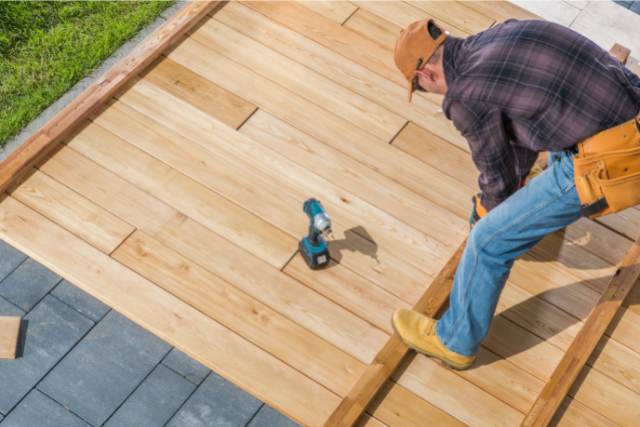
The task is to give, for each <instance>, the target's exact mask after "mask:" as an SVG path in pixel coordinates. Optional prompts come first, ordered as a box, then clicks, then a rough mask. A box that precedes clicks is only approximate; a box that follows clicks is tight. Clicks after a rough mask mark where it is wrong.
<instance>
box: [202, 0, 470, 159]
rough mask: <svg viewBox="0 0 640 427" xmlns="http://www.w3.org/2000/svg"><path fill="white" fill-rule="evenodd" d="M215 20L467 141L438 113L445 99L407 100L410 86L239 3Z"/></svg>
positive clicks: (464, 143)
mask: <svg viewBox="0 0 640 427" xmlns="http://www.w3.org/2000/svg"><path fill="white" fill-rule="evenodd" d="M214 19H216V20H219V21H220V22H223V23H224V24H225V25H227V26H230V27H232V28H234V29H235V30H237V31H239V32H241V33H243V34H245V35H247V36H249V37H251V38H253V39H254V40H257V41H259V42H260V43H262V44H264V45H266V46H269V47H271V48H272V49H274V50H276V51H278V52H280V53H282V54H284V55H286V56H287V57H289V58H291V59H293V60H295V61H297V62H299V63H301V64H303V65H305V66H306V67H308V68H312V69H314V70H316V71H318V72H319V73H322V74H323V75H324V76H326V77H328V78H330V79H331V80H334V81H335V82H337V83H339V84H341V85H342V86H344V87H346V88H348V89H350V90H351V91H353V92H355V93H358V94H360V95H362V96H364V97H365V98H367V99H369V100H371V101H373V102H376V103H378V104H380V105H382V106H384V107H385V108H387V109H389V110H390V111H393V112H395V113H397V114H399V115H400V116H402V117H404V118H406V119H408V120H411V121H412V122H414V123H416V124H418V125H420V126H422V127H424V128H427V129H430V130H431V131H432V132H434V133H436V134H437V135H438V136H440V137H442V138H445V139H446V140H448V141H451V142H452V143H454V144H455V145H456V146H459V147H462V148H463V149H465V147H466V149H467V150H468V149H469V148H468V144H467V141H466V139H464V138H463V137H462V136H461V135H460V132H458V130H457V129H456V128H455V126H454V125H453V123H452V122H451V121H449V120H447V119H446V117H444V116H443V115H442V114H438V113H437V111H438V109H440V104H441V103H442V99H440V98H438V99H436V100H435V102H431V101H429V100H427V99H425V98H424V97H421V96H416V97H414V98H413V100H412V101H411V103H408V102H407V96H406V94H407V85H406V81H405V82H404V83H395V82H392V81H390V80H387V79H386V78H384V77H382V76H380V75H379V74H377V73H375V72H373V71H371V70H369V69H368V68H366V67H364V66H363V65H361V64H359V63H357V62H355V61H354V60H352V59H350V58H347V57H344V56H342V55H340V54H339V53H337V52H335V51H333V50H331V49H330V48H328V47H326V46H323V45H321V44H319V43H316V42H315V41H313V40H311V39H309V38H307V37H305V36H303V35H301V34H299V33H297V32H295V31H294V30H291V29H289V28H287V27H286V26H284V25H282V24H280V23H277V22H275V21H273V20H272V19H270V18H268V17H266V16H264V15H262V14H260V13H258V12H256V11H254V10H253V9H250V8H248V7H246V6H244V5H242V4H240V3H237V2H232V3H229V4H228V5H227V6H226V7H225V8H224V9H222V10H221V11H220V12H218V13H217V14H216V15H215V16H214Z"/></svg>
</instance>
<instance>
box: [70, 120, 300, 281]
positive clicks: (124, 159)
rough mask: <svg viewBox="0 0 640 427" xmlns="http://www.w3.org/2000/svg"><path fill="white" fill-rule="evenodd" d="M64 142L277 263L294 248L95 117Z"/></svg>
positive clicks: (289, 240) (294, 243)
mask: <svg viewBox="0 0 640 427" xmlns="http://www.w3.org/2000/svg"><path fill="white" fill-rule="evenodd" d="M67 145H68V146H69V147H71V148H72V149H74V150H76V151H77V152H79V153H81V154H83V155H84V156H87V157H88V158H90V159H91V160H93V161H94V162H96V163H98V164H99V165H101V166H102V167H104V168H105V169H107V170H110V171H112V172H114V173H115V174H117V175H118V176H121V177H122V178H124V179H126V180H127V181H129V182H131V183H132V184H134V185H135V186H137V187H139V188H141V189H143V190H144V191H145V192H147V193H149V194H151V195H152V196H154V197H156V198H158V199H159V200H162V201H163V202H165V203H166V204H168V205H170V206H172V207H174V208H175V209H177V210H178V211H180V212H182V213H183V214H185V215H186V216H188V217H190V218H193V219H195V220H197V221H198V222H200V223H201V224H203V225H204V226H206V227H207V228H210V229H211V230H213V231H215V232H216V233H218V234H220V235H221V236H223V237H225V238H227V239H229V240H231V241H232V242H234V243H236V244H237V245H238V246H240V247H242V248H244V249H246V250H247V251H249V252H251V253H253V254H255V255H256V256H258V257H260V258H262V259H264V260H265V261H267V262H269V263H270V264H271V265H273V266H274V267H276V268H282V267H283V266H284V265H285V264H286V263H287V261H288V260H289V258H290V257H291V256H292V255H293V253H295V251H296V248H297V240H296V239H295V238H293V237H291V236H289V235H287V234H286V233H284V232H283V231H282V230H280V229H278V228H276V227H275V226H274V225H271V224H270V223H268V222H267V221H265V220H263V219H262V218H260V217H258V216H256V215H254V214H252V213H250V212H248V211H246V210H245V209H243V208H241V207H240V206H238V205H236V204H235V203H232V202H231V201H229V200H228V199H226V198H224V197H222V196H220V195H219V194H217V193H215V192H213V191H211V190H209V189H208V188H206V187H204V186H203V185H201V184H199V183H197V182H196V181H194V180H193V179H191V178H189V177H187V176H186V175H184V174H181V173H180V172H178V171H176V170H175V169H173V168H171V167H169V166H168V165H166V164H165V163H162V162H161V161H159V160H157V159H155V158H153V157H151V156H149V155H148V154H146V153H144V152H143V151H142V150H140V149H138V148H136V147H134V146H132V145H131V144H129V143H127V142H126V141H124V140H123V139H121V138H119V137H118V136H116V135H114V134H112V133H111V132H108V131H106V130H105V129H104V128H102V127H100V126H98V125H96V124H94V123H89V124H87V126H86V127H85V128H84V129H82V130H80V131H79V132H78V133H77V134H75V135H72V136H71V137H70V138H69V140H68V141H67Z"/></svg>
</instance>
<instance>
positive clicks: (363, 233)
mask: <svg viewBox="0 0 640 427" xmlns="http://www.w3.org/2000/svg"><path fill="white" fill-rule="evenodd" d="M327 243H328V245H329V253H330V254H331V258H333V260H335V261H336V262H338V263H339V262H340V261H341V260H342V258H343V252H344V251H349V252H360V253H361V254H363V255H364V256H367V257H369V258H371V259H373V260H375V261H376V262H377V263H378V264H380V262H379V261H378V245H377V244H376V242H375V241H374V240H373V237H371V235H370V234H369V233H368V232H367V230H366V229H365V228H364V227H363V226H361V225H358V226H357V227H353V228H350V229H349V230H346V231H345V232H344V239H337V240H330V239H329V240H327Z"/></svg>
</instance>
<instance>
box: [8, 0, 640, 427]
mask: <svg viewBox="0 0 640 427" xmlns="http://www.w3.org/2000/svg"><path fill="white" fill-rule="evenodd" d="M425 17H435V18H436V19H438V20H440V21H441V22H443V24H442V25H443V26H445V27H448V28H450V29H451V32H452V34H453V35H456V36H466V35H468V34H474V33H477V32H479V31H483V30H485V29H487V28H490V27H492V26H493V25H495V24H496V23H499V22H502V21H504V20H506V19H508V18H510V17H517V18H521V19H536V17H535V16H532V15H531V14H530V13H529V12H526V11H524V10H522V9H520V8H518V7H516V6H514V5H512V4H510V3H508V2H482V3H478V2H418V1H406V2H358V1H355V2H337V1H331V2H327V1H316V2H290V3H289V2H233V3H229V4H223V5H221V6H218V7H217V8H216V9H214V10H213V11H212V12H211V13H210V14H209V15H208V16H205V17H204V18H203V19H201V20H200V21H199V22H198V23H197V25H196V26H194V27H193V28H192V29H191V30H189V31H188V33H187V34H186V35H185V36H183V37H181V38H180V39H179V40H177V41H176V42H175V43H174V44H173V45H172V46H171V47H170V48H169V49H168V50H166V51H164V53H163V55H162V56H160V57H159V58H158V59H156V60H155V61H154V62H153V63H151V65H149V66H148V67H146V68H144V70H142V71H141V72H139V73H138V74H137V75H136V76H135V77H133V78H131V79H129V80H127V81H126V82H125V83H124V86H122V87H121V88H120V89H119V90H118V91H117V92H116V93H115V96H113V97H110V99H108V100H107V102H106V103H105V104H104V105H102V106H101V107H100V108H99V109H98V110H96V111H88V113H90V114H89V116H88V119H86V120H83V121H81V122H80V123H79V124H78V125H77V126H75V127H74V129H73V131H72V132H71V134H69V135H68V136H66V137H65V138H64V141H63V144H60V145H58V146H57V147H55V149H54V150H53V151H51V152H49V153H48V154H47V155H46V157H45V158H43V159H42V160H41V161H40V162H38V164H37V165H36V167H34V168H32V169H31V170H29V171H28V172H27V173H26V175H24V177H22V178H21V179H20V180H19V181H17V182H15V183H14V184H13V185H12V186H11V187H10V188H9V189H8V190H7V193H6V194H3V196H2V198H0V238H2V239H3V240H5V241H7V242H9V243H10V244H12V245H14V246H16V247H17V248H19V249H21V250H23V251H24V252H26V253H28V254H29V255H30V256H32V257H34V258H35V259H37V260H38V261H40V262H42V263H44V264H45V265H47V266H48V267H50V268H52V269H53V270H54V271H56V272H57V273H59V274H61V275H62V276H64V277H65V278H67V279H68V280H70V281H71V282H73V283H75V284H76V285H78V286H80V287H81V288H83V289H85V290H86V291H88V292H89V293H91V294H92V295H94V296H96V297H98V298H99V299H101V300H102V301H104V302H105V303H107V304H109V305H110V306H112V307H114V308H115V309H116V310H118V311H119V312H121V313H123V314H125V315H126V316H128V317H130V318H131V319H133V320H134V321H136V322H137V323H139V324H141V325H142V326H144V327H145V328H147V329H149V330H151V331H152V332H154V333H155V334H157V335H158V336H160V337H162V338H163V339H165V340H167V341H169V342H170V343H171V344H173V345H175V346H176V347H179V348H180V349H182V350H183V351H185V352H186V353H188V354H190V355H191V356H193V357H194V358H196V359H197V360H199V361H200V362H202V363H204V364H205V365H207V366H208V367H210V368H211V369H213V370H215V371H216V372H218V373H219V374H221V375H223V376H224V377H226V378H228V379H229V380H231V381H233V382H234V383H235V384H237V385H239V386H240V387H242V388H244V389H245V390H247V391H249V392H250V393H252V394H253V395H255V396H256V397H258V398H260V399H262V400H264V401H265V402H267V403H268V404H269V405H271V406H273V407H275V408H277V409H278V410H280V411H282V412H284V413H285V414H287V415H288V416H290V417H291V418H293V419H294V420H296V421H298V422H299V423H301V424H303V425H305V426H314V427H315V426H317V427H321V426H322V425H323V424H324V423H325V422H326V421H327V419H328V418H329V416H330V415H331V414H332V412H333V411H334V410H335V409H336V407H337V406H338V405H339V403H340V401H341V400H342V398H343V397H344V396H345V395H347V393H348V392H349V390H350V389H351V388H352V386H353V385H354V384H355V382H356V381H357V380H358V378H359V377H360V376H361V375H362V373H363V372H364V370H365V369H366V367H367V366H368V365H369V364H370V363H371V361H372V360H373V359H374V357H375V356H376V354H377V353H378V351H379V350H380V349H381V348H382V347H383V346H384V345H385V343H386V342H387V340H388V339H389V337H390V335H391V334H392V333H393V332H392V330H391V327H390V316H391V313H392V312H393V311H394V310H395V309H396V308H399V307H412V306H413V305H414V304H415V303H416V302H417V301H418V300H419V299H420V297H421V296H422V294H423V293H424V292H425V290H426V288H427V287H428V285H429V284H430V283H431V282H432V280H433V279H434V278H435V277H436V276H437V275H438V274H439V272H440V271H441V270H442V268H443V267H444V266H445V264H446V263H447V261H448V260H449V259H450V258H451V257H452V256H453V254H454V253H455V252H456V250H457V249H458V248H459V247H460V245H461V244H462V243H463V242H464V241H465V238H466V235H467V233H468V222H467V219H468V215H469V210H470V199H471V196H472V195H473V194H474V193H475V192H477V171H476V170H475V167H474V166H473V163H472V160H471V157H470V154H469V152H468V146H467V144H466V141H465V140H464V139H463V138H462V137H461V136H460V135H459V133H458V132H457V131H456V129H455V127H454V126H453V124H452V123H451V122H449V121H447V120H446V118H445V117H444V116H443V115H442V114H439V113H438V111H437V110H438V109H439V108H440V104H439V102H440V101H441V99H440V98H439V97H437V96H434V95H426V96H425V95H424V94H420V95H419V96H414V101H413V103H411V104H408V103H407V102H406V82H405V81H404V79H403V77H402V76H401V75H400V74H399V72H397V71H396V69H395V66H394V64H393V57H392V47H393V44H394V42H395V37H396V35H397V34H398V32H399V30H400V28H401V27H403V26H406V25H407V24H409V23H410V22H413V21H414V20H416V19H422V18H425ZM43 154H44V151H43ZM309 197H315V198H317V199H319V200H321V201H322V203H323V205H324V207H325V208H326V210H327V211H328V213H329V215H330V216H331V218H332V220H333V229H334V232H335V235H336V240H334V241H331V242H330V251H331V256H332V261H331V264H330V266H329V268H327V269H325V270H322V271H311V270H309V269H308V268H307V266H306V265H305V263H304V261H303V260H302V258H301V257H300V255H299V254H296V251H297V242H298V240H300V238H301V237H302V236H303V235H305V234H306V231H307V227H308V221H307V217H306V215H305V214H304V213H303V212H302V203H303V202H304V200H306V199H307V198H309ZM639 232H640V210H638V209H636V208H632V209H629V210H628V211H625V212H623V213H621V214H618V215H612V216H609V217H605V218H603V219H601V220H599V221H591V220H586V219H583V220H581V221H579V222H578V223H576V224H575V225H573V226H571V227H569V228H567V229H566V230H562V231H560V232H557V233H554V234H552V235H550V236H548V237H547V238H545V239H544V240H543V241H542V242H541V243H540V244H539V245H537V246H536V247H535V248H533V249H532V250H531V251H530V252H529V253H527V254H525V255H523V256H522V257H520V258H519V259H518V260H517V261H516V263H515V267H514V268H513V272H512V274H511V276H510V278H509V281H508V283H507V285H506V288H505V291H504V293H503V295H502V298H501V300H500V303H499V306H498V309H497V313H496V316H495V318H494V321H493V325H492V328H491V331H490V333H489V336H488V337H487V339H486V340H485V341H484V343H483V346H482V348H481V349H480V353H479V354H478V361H477V362H476V364H475V365H474V367H473V368H472V369H470V370H469V371H466V372H455V371H452V370H449V369H447V368H445V367H444V366H442V365H441V364H439V363H437V362H435V361H434V360H432V359H429V358H427V357H423V356H422V355H417V356H416V355H415V354H414V355H411V356H410V357H408V358H407V359H406V360H405V361H404V363H403V365H402V367H401V369H400V370H398V371H397V372H396V373H395V374H394V376H393V377H392V379H391V380H390V381H388V382H387V384H386V385H385V386H384V387H383V392H382V393H381V394H379V395H378V396H377V398H376V399H375V401H374V402H373V403H372V404H371V405H370V406H369V407H368V408H367V411H366V412H367V414H366V415H364V416H363V417H362V418H361V419H360V422H359V424H358V425H359V426H361V427H362V426H366V427H380V426H385V425H386V426H390V427H407V426H442V427H445V426H456V427H457V426H465V425H468V426H474V427H476V426H477V427H485V426H494V427H499V426H518V425H520V424H521V423H522V422H523V420H524V418H525V415H526V414H527V413H528V412H529V411H530V409H531V408H532V405H533V404H534V402H535V401H536V399H537V398H538V395H539V394H540V392H541V391H542V390H543V388H544V386H545V383H546V382H547V381H548V380H549V379H550V377H551V375H552V374H553V372H554V370H555V369H556V366H558V363H559V362H560V360H561V359H562V357H563V355H564V354H565V352H566V351H567V350H568V349H569V346H570V345H571V342H572V340H573V338H574V337H575V336H576V334H577V333H578V331H579V330H580V328H581V327H582V324H583V322H584V321H585V319H586V318H587V317H588V316H589V314H590V312H591V310H592V308H593V307H594V305H595V304H596V302H597V301H598V299H599V298H600V296H601V295H602V293H603V291H604V290H605V288H606V286H607V284H608V283H609V281H610V280H611V278H612V276H613V275H614V273H615V272H616V270H617V266H616V264H618V263H620V262H621V261H622V259H623V258H624V257H625V254H626V253H627V251H629V249H630V248H631V247H632V244H633V241H632V240H631V239H635V238H636V237H637V235H638V233H639ZM639 338H640V286H635V287H634V288H633V289H632V291H631V293H630V295H629V297H628V298H627V299H626V300H625V302H624V304H623V307H622V308H621V309H620V310H619V311H618V313H617V315H616V319H615V320H614V322H613V324H612V325H611V327H609V329H608V330H607V332H606V334H605V336H604V337H603V338H602V340H601V341H600V342H599V344H598V345H597V348H596V351H595V353H594V354H593V355H592V357H591V358H590V359H589V361H588V363H587V366H586V367H585V368H584V369H583V370H582V372H581V374H580V376H579V378H578V380H577V382H576V383H575V384H574V386H573V387H572V389H571V390H570V392H569V394H568V397H567V398H566V399H565V400H564V402H563V404H562V407H561V410H560V411H559V412H558V413H557V414H556V416H555V418H554V419H553V421H552V422H551V424H550V425H553V426H566V427H577V426H593V427H596V426H597V427H603V426H605V427H609V426H628V427H637V426H638V425H640V339H639Z"/></svg>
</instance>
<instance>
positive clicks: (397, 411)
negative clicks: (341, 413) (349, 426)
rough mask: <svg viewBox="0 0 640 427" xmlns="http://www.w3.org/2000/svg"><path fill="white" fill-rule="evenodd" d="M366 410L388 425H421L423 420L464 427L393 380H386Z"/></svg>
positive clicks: (442, 425)
mask: <svg viewBox="0 0 640 427" xmlns="http://www.w3.org/2000/svg"><path fill="white" fill-rule="evenodd" d="M367 411H368V412H370V413H371V414H372V415H373V417H374V418H376V419H379V420H380V421H382V422H383V423H385V424H386V425H388V426H389V427H423V426H424V425H425V422H428V423H429V424H430V425H433V426H438V427H465V424H463V423H461V422H460V421H458V420H456V419H455V418H453V417H452V416H451V415H449V414H447V413H446V412H444V411H443V410H441V409H439V408H438V407H436V406H434V405H432V404H431V403H429V402H427V401H426V400H424V399H421V398H419V397H418V396H416V395H415V394H413V393H411V392H410V391H408V390H407V389H405V388H403V387H401V386H399V385H398V384H396V383H394V382H393V381H387V382H386V384H385V385H384V387H383V388H382V389H381V390H380V393H378V395H376V398H375V399H374V400H373V401H372V402H371V405H369V408H368V409H367ZM361 419H362V417H361ZM427 420H428V421H427Z"/></svg>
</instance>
